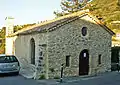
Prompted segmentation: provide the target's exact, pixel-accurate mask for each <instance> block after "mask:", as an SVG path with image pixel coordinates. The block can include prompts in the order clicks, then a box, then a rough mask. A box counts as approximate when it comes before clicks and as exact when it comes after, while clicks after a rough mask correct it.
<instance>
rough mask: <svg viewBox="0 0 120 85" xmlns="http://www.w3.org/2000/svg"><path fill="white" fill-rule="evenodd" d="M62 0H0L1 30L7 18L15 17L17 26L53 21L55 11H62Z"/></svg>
mask: <svg viewBox="0 0 120 85" xmlns="http://www.w3.org/2000/svg"><path fill="white" fill-rule="evenodd" d="M60 1H61V0H0V28H1V27H2V26H5V17H7V16H12V17H14V18H15V19H14V23H15V24H26V23H35V22H38V21H43V20H48V19H52V18H53V17H54V14H53V11H55V10H60Z"/></svg>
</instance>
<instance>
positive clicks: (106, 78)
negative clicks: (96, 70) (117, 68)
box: [57, 72, 120, 85]
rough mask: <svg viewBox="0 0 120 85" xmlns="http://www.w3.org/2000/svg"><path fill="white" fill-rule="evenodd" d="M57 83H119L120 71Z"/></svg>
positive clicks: (69, 84)
mask: <svg viewBox="0 0 120 85" xmlns="http://www.w3.org/2000/svg"><path fill="white" fill-rule="evenodd" d="M57 85H120V73H118V72H113V73H108V74H105V75H101V76H97V77H90V78H82V79H80V80H77V81H72V80H71V81H69V82H64V83H61V84H57Z"/></svg>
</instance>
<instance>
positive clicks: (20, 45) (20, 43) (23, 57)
mask: <svg viewBox="0 0 120 85" xmlns="http://www.w3.org/2000/svg"><path fill="white" fill-rule="evenodd" d="M32 38H33V39H34V40H35V65H34V66H35V68H36V69H35V70H34V72H35V74H36V75H35V77H36V78H39V77H40V75H45V76H46V77H47V75H46V35H44V34H42V33H41V34H31V35H20V36H17V38H16V39H15V55H16V56H17V57H18V59H19V61H20V64H21V67H22V68H23V69H26V68H29V69H30V67H31V65H32V64H31V53H30V49H31V48H30V47H31V46H30V40H31V39H32ZM31 69H32V67H31Z"/></svg>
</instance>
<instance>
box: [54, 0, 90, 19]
mask: <svg viewBox="0 0 120 85" xmlns="http://www.w3.org/2000/svg"><path fill="white" fill-rule="evenodd" d="M88 1H90V0H61V9H62V12H58V11H57V12H56V11H54V14H55V15H56V16H57V17H59V16H63V15H66V14H69V13H73V12H77V11H80V10H81V9H82V7H84V6H85V5H86V4H87V2H88Z"/></svg>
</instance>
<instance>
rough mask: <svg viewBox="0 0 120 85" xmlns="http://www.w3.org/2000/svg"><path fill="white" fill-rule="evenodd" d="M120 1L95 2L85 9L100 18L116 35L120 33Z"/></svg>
mask: <svg viewBox="0 0 120 85" xmlns="http://www.w3.org/2000/svg"><path fill="white" fill-rule="evenodd" d="M118 1H120V0H93V1H92V2H91V3H89V4H88V5H87V6H86V7H85V9H86V8H87V9H89V10H90V12H91V13H92V14H93V15H94V16H96V17H98V18H101V20H102V21H103V22H104V24H106V25H107V26H108V27H109V28H110V29H111V30H112V31H114V32H115V33H116V34H118V33H120V3H118Z"/></svg>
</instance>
